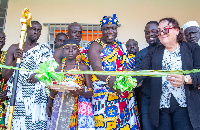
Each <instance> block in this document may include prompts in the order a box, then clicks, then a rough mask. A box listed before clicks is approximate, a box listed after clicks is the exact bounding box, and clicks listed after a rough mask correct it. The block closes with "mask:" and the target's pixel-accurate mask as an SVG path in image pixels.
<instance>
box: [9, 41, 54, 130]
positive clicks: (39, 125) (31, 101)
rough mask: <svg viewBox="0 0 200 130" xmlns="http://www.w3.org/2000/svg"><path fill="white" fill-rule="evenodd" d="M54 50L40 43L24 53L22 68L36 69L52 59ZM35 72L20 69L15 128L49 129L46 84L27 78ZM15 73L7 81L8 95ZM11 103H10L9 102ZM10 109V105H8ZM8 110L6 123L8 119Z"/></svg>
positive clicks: (16, 129)
mask: <svg viewBox="0 0 200 130" xmlns="http://www.w3.org/2000/svg"><path fill="white" fill-rule="evenodd" d="M52 58H53V55H52V51H51V49H50V47H49V45H48V44H38V45H37V46H35V47H33V48H31V49H30V50H28V51H27V52H24V53H23V58H22V59H21V64H20V68H23V69H29V70H36V69H38V67H39V65H40V63H43V62H45V61H48V60H52ZM32 74H33V72H29V71H22V70H19V76H18V80H17V91H16V101H15V110H14V114H13V120H12V129H13V130H45V129H47V119H48V117H47V114H46V105H47V96H48V93H46V88H45V84H44V83H42V82H37V83H31V82H29V81H27V79H28V78H29V77H30V76H31V75H32ZM14 75H15V74H14V73H13V75H12V76H11V77H10V79H9V80H8V82H7V85H8V86H7V87H8V90H9V91H10V92H9V93H8V95H9V96H10V95H11V94H12V88H13V80H14ZM8 105H9V104H8ZM8 109H9V107H8ZM8 115H9V114H8V110H7V114H6V123H7V120H8Z"/></svg>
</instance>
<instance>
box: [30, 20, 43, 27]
mask: <svg viewBox="0 0 200 130" xmlns="http://www.w3.org/2000/svg"><path fill="white" fill-rule="evenodd" d="M33 23H36V24H39V25H40V26H41V27H42V25H41V24H40V22H38V21H31V24H33ZM27 29H30V27H29V26H28V27H27Z"/></svg>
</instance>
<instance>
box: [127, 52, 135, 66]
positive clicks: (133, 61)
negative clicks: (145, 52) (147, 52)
mask: <svg viewBox="0 0 200 130" xmlns="http://www.w3.org/2000/svg"><path fill="white" fill-rule="evenodd" d="M128 59H129V63H130V69H131V70H132V69H133V68H135V55H133V54H128Z"/></svg>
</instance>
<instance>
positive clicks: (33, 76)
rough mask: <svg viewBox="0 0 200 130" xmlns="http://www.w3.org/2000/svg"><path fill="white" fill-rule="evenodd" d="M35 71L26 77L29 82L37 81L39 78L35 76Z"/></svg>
mask: <svg viewBox="0 0 200 130" xmlns="http://www.w3.org/2000/svg"><path fill="white" fill-rule="evenodd" d="M36 74H37V73H34V74H32V75H31V76H30V77H29V78H28V79H27V81H28V82H31V83H37V82H38V81H39V80H38V79H37V78H35V75H36Z"/></svg>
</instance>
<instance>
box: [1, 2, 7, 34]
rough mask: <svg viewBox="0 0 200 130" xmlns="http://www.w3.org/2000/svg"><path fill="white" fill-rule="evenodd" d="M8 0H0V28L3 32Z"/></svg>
mask: <svg viewBox="0 0 200 130" xmlns="http://www.w3.org/2000/svg"><path fill="white" fill-rule="evenodd" d="M7 8H8V0H0V30H2V31H3V32H4V29H5V23H6V16H7Z"/></svg>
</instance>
